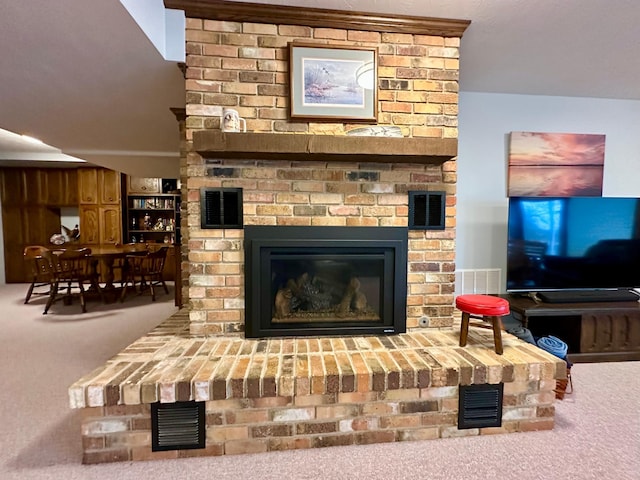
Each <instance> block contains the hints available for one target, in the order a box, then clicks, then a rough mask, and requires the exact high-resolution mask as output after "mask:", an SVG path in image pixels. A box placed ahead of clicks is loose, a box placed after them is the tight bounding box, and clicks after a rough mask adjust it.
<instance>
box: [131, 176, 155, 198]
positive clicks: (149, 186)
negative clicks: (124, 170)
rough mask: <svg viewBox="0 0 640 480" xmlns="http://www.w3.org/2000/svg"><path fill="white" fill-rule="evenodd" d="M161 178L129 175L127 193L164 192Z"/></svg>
mask: <svg viewBox="0 0 640 480" xmlns="http://www.w3.org/2000/svg"><path fill="white" fill-rule="evenodd" d="M160 186H161V179H159V178H144V177H127V193H128V194H130V195H131V194H135V193H162V191H161V189H160V188H161V187H160Z"/></svg>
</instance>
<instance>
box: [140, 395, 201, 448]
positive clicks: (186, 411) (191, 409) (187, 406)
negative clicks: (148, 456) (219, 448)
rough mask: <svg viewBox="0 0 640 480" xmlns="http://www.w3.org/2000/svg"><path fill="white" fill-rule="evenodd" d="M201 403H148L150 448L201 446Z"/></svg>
mask: <svg viewBox="0 0 640 480" xmlns="http://www.w3.org/2000/svg"><path fill="white" fill-rule="evenodd" d="M204 403H205V402H176V403H152V404H151V450H152V451H154V452H157V451H163V450H185V449H193V448H205V408H204Z"/></svg>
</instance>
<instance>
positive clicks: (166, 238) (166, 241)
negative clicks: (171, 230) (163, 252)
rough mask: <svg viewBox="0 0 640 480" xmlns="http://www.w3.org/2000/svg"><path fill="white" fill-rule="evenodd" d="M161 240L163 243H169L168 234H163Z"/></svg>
mask: <svg viewBox="0 0 640 480" xmlns="http://www.w3.org/2000/svg"><path fill="white" fill-rule="evenodd" d="M163 241H164V243H169V241H170V240H169V235H165V236H164V240H163Z"/></svg>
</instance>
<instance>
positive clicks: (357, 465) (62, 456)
mask: <svg viewBox="0 0 640 480" xmlns="http://www.w3.org/2000/svg"><path fill="white" fill-rule="evenodd" d="M25 291H26V285H16V284H10V285H0V312H1V316H0V318H1V319H0V322H1V325H2V328H1V330H0V379H1V380H2V388H0V405H2V409H1V410H0V479H2V480H10V479H11V480H12V479H20V480H23V479H25V480H28V479H56V480H58V479H64V480H74V479H78V480H88V479H89V480H90V479H136V480H139V479H154V480H164V479H172V480H173V479H182V478H183V479H189V480H191V479H216V480H220V479H238V480H240V479H244V480H247V479H280V480H282V479H301V480H302V479H361V478H362V479H368V480H377V479H381V480H382V479H384V480H394V479H398V480H400V479H403V480H404V479H430V480H440V479H443V480H444V479H447V480H450V479H456V480H457V479H461V480H470V479H478V480H479V479H483V480H484V479H490V478H501V479H516V480H533V479H539V480H555V479H562V480H573V479H575V480H589V479H598V480H638V479H639V478H640V474H639V473H638V472H640V413H639V412H640V382H639V381H638V378H639V377H640V362H622V363H598V364H577V365H575V366H574V368H573V369H572V373H573V376H574V385H575V388H576V392H575V394H573V395H571V396H568V397H566V399H565V400H564V401H562V402H558V403H557V404H556V405H557V406H556V427H555V429H554V430H553V431H551V432H532V433H520V434H510V435H495V436H485V437H471V438H452V439H446V440H432V441H425V442H402V443H394V444H377V445H366V446H348V447H333V448H324V449H315V450H300V451H289V452H274V453H268V454H259V455H239V456H226V457H211V458H199V459H182V460H166V461H154V462H136V463H116V464H106V465H92V466H84V465H81V464H80V460H81V445H80V433H79V419H78V412H77V411H73V410H70V409H69V408H68V400H67V387H68V386H69V385H70V384H71V383H72V382H73V381H75V380H77V379H78V378H79V377H80V376H82V375H83V374H85V373H87V372H88V371H90V370H92V369H93V368H94V367H96V366H98V365H100V364H101V363H103V362H104V361H105V360H106V359H108V358H109V357H111V356H112V355H113V354H115V353H116V352H117V351H119V350H120V349H122V348H123V347H125V346H126V345H128V344H129V343H130V342H131V341H133V340H134V339H136V338H138V337H139V336H141V335H142V334H144V333H146V332H147V331H149V330H150V329H151V328H152V327H154V326H155V325H157V324H158V323H160V322H161V321H162V320H164V319H165V318H166V317H168V316H169V315H170V314H171V313H173V312H175V307H174V305H173V291H171V293H170V294H169V295H161V296H160V297H159V298H158V301H157V302H156V303H155V304H154V303H152V302H151V300H150V298H149V297H147V296H145V297H128V299H127V301H126V302H125V303H124V304H120V303H118V304H112V305H101V304H99V303H96V302H90V303H89V304H88V309H89V311H88V312H87V313H86V314H84V315H83V314H79V311H80V307H79V305H78V304H74V305H71V306H64V305H62V304H56V305H55V306H54V307H53V308H52V310H51V312H50V313H49V314H48V315H46V316H43V315H42V309H43V307H44V303H43V299H36V300H32V302H30V304H29V305H23V303H22V302H23V298H24V292H25Z"/></svg>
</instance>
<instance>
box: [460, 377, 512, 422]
mask: <svg viewBox="0 0 640 480" xmlns="http://www.w3.org/2000/svg"><path fill="white" fill-rule="evenodd" d="M503 391H504V384H503V383H499V384H497V385H489V384H482V385H461V386H460V396H459V404H458V408H459V410H458V428H459V429H464V428H482V427H499V426H501V425H502V394H503Z"/></svg>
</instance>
